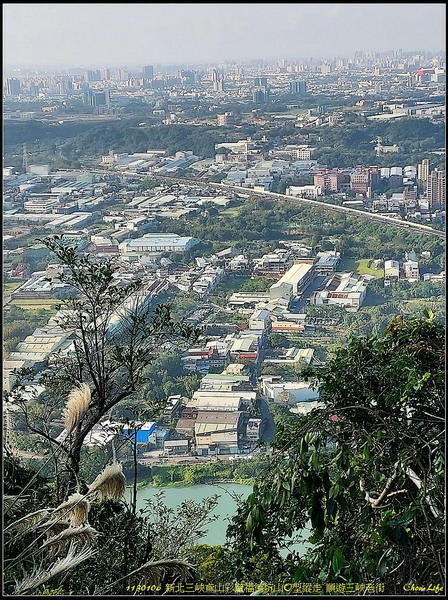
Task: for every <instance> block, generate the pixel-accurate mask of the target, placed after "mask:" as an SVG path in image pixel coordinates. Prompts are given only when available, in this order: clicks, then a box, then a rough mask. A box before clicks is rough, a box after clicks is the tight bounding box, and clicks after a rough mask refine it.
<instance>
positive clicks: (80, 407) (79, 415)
mask: <svg viewBox="0 0 448 600" xmlns="http://www.w3.org/2000/svg"><path fill="white" fill-rule="evenodd" d="M90 398H91V397H90V388H89V386H88V385H87V384H86V383H81V385H80V386H79V387H76V388H74V389H73V390H72V391H71V392H70V394H69V395H68V398H67V404H66V407H65V409H64V411H63V413H62V414H63V416H64V426H65V429H66V430H67V434H70V433H71V432H72V431H73V430H74V429H75V428H76V427H77V425H79V423H81V421H82V420H83V418H84V415H85V414H86V412H87V409H88V408H89V405H90Z"/></svg>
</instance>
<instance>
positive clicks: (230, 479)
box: [145, 454, 269, 488]
mask: <svg viewBox="0 0 448 600" xmlns="http://www.w3.org/2000/svg"><path fill="white" fill-rule="evenodd" d="M268 464H269V462H268V460H267V457H265V456H263V455H261V454H260V455H258V456H256V457H253V458H251V459H249V460H244V461H235V462H230V461H217V462H213V463H203V464H194V465H154V466H152V467H151V474H150V477H149V478H148V477H147V476H145V479H146V480H147V481H149V482H150V483H151V485H152V486H153V487H157V488H160V487H179V486H189V485H198V484H205V485H212V484H215V483H230V484H239V485H249V486H253V485H254V483H255V481H259V480H260V479H262V478H263V476H264V474H265V472H266V470H267V468H268Z"/></svg>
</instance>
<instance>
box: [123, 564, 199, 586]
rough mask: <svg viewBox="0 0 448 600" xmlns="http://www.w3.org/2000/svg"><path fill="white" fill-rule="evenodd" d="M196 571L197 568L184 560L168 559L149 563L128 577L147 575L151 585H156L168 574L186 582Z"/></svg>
mask: <svg viewBox="0 0 448 600" xmlns="http://www.w3.org/2000/svg"><path fill="white" fill-rule="evenodd" d="M194 571H195V568H194V567H193V566H192V565H190V564H189V563H187V562H185V561H183V560H178V559H166V560H157V561H154V562H147V563H145V564H144V565H142V566H141V567H139V568H138V569H135V571H132V573H129V575H128V577H129V576H131V575H135V574H136V573H141V574H142V575H145V577H146V578H147V580H148V582H149V583H150V584H151V585H155V584H157V583H159V582H160V581H161V580H162V579H163V578H164V577H165V575H166V573H167V572H169V573H171V574H173V575H175V576H177V577H180V578H181V579H182V580H184V581H185V580H186V579H188V578H189V577H190V576H191V575H192V574H193V572H194Z"/></svg>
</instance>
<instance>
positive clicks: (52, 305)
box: [10, 298, 61, 311]
mask: <svg viewBox="0 0 448 600" xmlns="http://www.w3.org/2000/svg"><path fill="white" fill-rule="evenodd" d="M10 304H11V305H12V306H19V307H20V308H23V309H24V310H42V309H43V310H53V311H55V310H56V306H57V305H58V304H61V300H57V299H56V298H48V299H44V300H41V299H36V300H28V299H23V300H22V299H17V300H12V301H11V303H10Z"/></svg>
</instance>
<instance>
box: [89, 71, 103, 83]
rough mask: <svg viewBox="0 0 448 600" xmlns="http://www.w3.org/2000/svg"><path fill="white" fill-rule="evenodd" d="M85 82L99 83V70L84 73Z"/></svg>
mask: <svg viewBox="0 0 448 600" xmlns="http://www.w3.org/2000/svg"><path fill="white" fill-rule="evenodd" d="M86 81H88V82H91V81H101V72H100V70H99V69H96V70H94V71H87V73H86Z"/></svg>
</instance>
